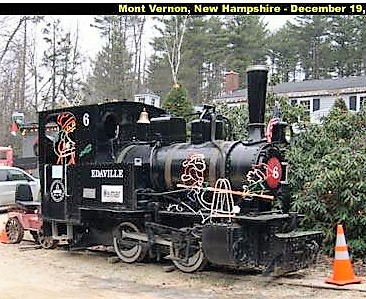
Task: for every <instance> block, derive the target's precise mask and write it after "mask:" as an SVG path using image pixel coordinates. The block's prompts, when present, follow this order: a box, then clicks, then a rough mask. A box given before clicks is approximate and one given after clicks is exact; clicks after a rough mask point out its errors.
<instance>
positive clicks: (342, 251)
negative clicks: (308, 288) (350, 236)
mask: <svg viewBox="0 0 366 299" xmlns="http://www.w3.org/2000/svg"><path fill="white" fill-rule="evenodd" d="M325 282H327V283H331V284H336V285H340V286H342V285H346V284H350V283H360V282H361V279H360V278H358V277H356V276H355V274H354V273H353V269H352V264H351V261H350V259H349V254H348V246H347V244H346V238H345V236H344V232H343V226H342V225H341V224H338V225H337V240H336V246H335V254H334V261H333V275H332V277H329V278H327V279H326V280H325Z"/></svg>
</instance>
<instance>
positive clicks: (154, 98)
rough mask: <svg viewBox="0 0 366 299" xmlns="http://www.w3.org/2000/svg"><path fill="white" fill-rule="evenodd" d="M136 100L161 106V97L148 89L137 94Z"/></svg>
mask: <svg viewBox="0 0 366 299" xmlns="http://www.w3.org/2000/svg"><path fill="white" fill-rule="evenodd" d="M134 101H135V102H140V103H144V104H148V105H152V106H155V107H159V108H160V97H159V96H158V95H157V94H155V93H153V92H151V91H148V90H147V91H144V92H141V93H138V94H135V96H134Z"/></svg>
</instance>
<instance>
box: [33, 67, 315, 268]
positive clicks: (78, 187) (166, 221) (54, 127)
mask: <svg viewBox="0 0 366 299" xmlns="http://www.w3.org/2000/svg"><path fill="white" fill-rule="evenodd" d="M247 78H248V108H249V121H250V124H249V138H248V140H246V141H241V140H232V139H233V138H232V132H231V131H232V128H231V124H230V121H229V120H228V119H227V118H226V117H225V116H222V115H220V114H218V113H217V112H216V110H215V107H212V106H205V107H204V110H203V112H202V113H201V114H200V116H199V117H198V118H197V119H195V120H193V121H192V122H191V124H190V125H191V127H190V139H189V141H187V133H186V122H185V120H184V119H183V118H180V117H175V116H173V115H169V114H168V113H167V112H166V111H164V110H162V109H159V108H156V107H153V106H150V105H146V104H143V103H135V102H127V101H120V102H109V103H104V104H98V105H88V106H79V107H68V108H63V109H57V110H51V111H44V112H41V113H40V115H39V140H40V144H39V162H40V163H39V165H40V177H41V182H42V195H43V196H42V197H43V200H42V213H43V225H44V228H43V229H44V234H45V235H46V236H52V237H53V238H54V239H56V240H63V241H67V242H68V243H69V245H70V248H80V247H88V246H92V245H100V244H102V245H107V246H108V245H111V246H112V245H113V246H114V249H115V251H116V253H117V255H118V256H119V258H120V259H121V260H122V261H124V262H127V263H133V262H138V261H141V260H143V259H144V258H145V257H147V256H148V257H150V258H154V259H157V260H159V259H161V258H167V259H170V260H171V261H172V262H173V263H174V265H175V266H176V267H177V268H179V269H180V270H182V271H184V272H194V271H196V270H200V269H202V268H203V267H204V266H205V264H206V263H207V262H210V263H213V264H217V265H225V266H233V267H255V268H259V269H263V270H266V271H272V270H274V269H280V270H282V271H293V270H297V269H300V268H303V267H305V266H307V265H308V264H309V263H312V262H313V261H314V258H315V257H316V255H317V253H318V251H319V248H320V243H321V234H320V232H316V231H302V232H297V231H296V228H297V225H298V220H299V219H300V216H299V215H298V214H297V213H287V212H282V211H279V210H273V205H274V202H275V201H276V200H279V199H280V198H284V197H285V193H286V190H287V167H288V166H287V162H286V159H285V155H284V151H283V150H282V149H281V147H280V146H279V144H280V143H281V142H282V141H283V139H284V128H285V124H284V123H282V122H277V123H276V124H274V125H273V128H272V130H271V134H272V138H270V140H267V139H265V138H264V137H265V134H264V110H265V98H266V84H267V69H266V68H265V67H263V66H253V67H251V68H249V69H248V71H247Z"/></svg>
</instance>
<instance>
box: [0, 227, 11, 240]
mask: <svg viewBox="0 0 366 299" xmlns="http://www.w3.org/2000/svg"><path fill="white" fill-rule="evenodd" d="M0 242H1V243H8V242H9V238H8V234H7V233H6V230H5V228H3V229H2V231H1V234H0Z"/></svg>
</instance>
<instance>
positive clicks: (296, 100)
mask: <svg viewBox="0 0 366 299" xmlns="http://www.w3.org/2000/svg"><path fill="white" fill-rule="evenodd" d="M235 87H239V85H237V86H234V89H232V90H225V92H224V93H223V94H222V95H221V96H220V97H217V98H215V99H213V102H214V103H216V104H219V103H225V104H227V105H228V106H233V105H239V104H242V103H246V102H247V90H246V89H238V88H236V89H235ZM267 89H268V91H269V92H273V93H274V94H275V95H276V96H279V97H285V98H287V99H288V101H289V103H290V104H291V105H303V106H304V107H305V108H306V109H307V111H308V112H309V115H310V120H311V121H312V122H320V120H321V118H322V117H324V116H326V115H328V113H329V111H330V109H331V108H332V106H333V104H334V102H335V100H336V99H337V98H342V99H343V100H344V101H345V103H346V105H347V108H348V109H349V110H350V111H355V112H359V111H361V110H362V109H363V107H364V104H365V105H366V102H365V101H366V100H365V99H366V76H358V77H347V78H341V79H320V80H305V81H301V82H286V83H281V84H278V85H275V86H268V88H267Z"/></svg>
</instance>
